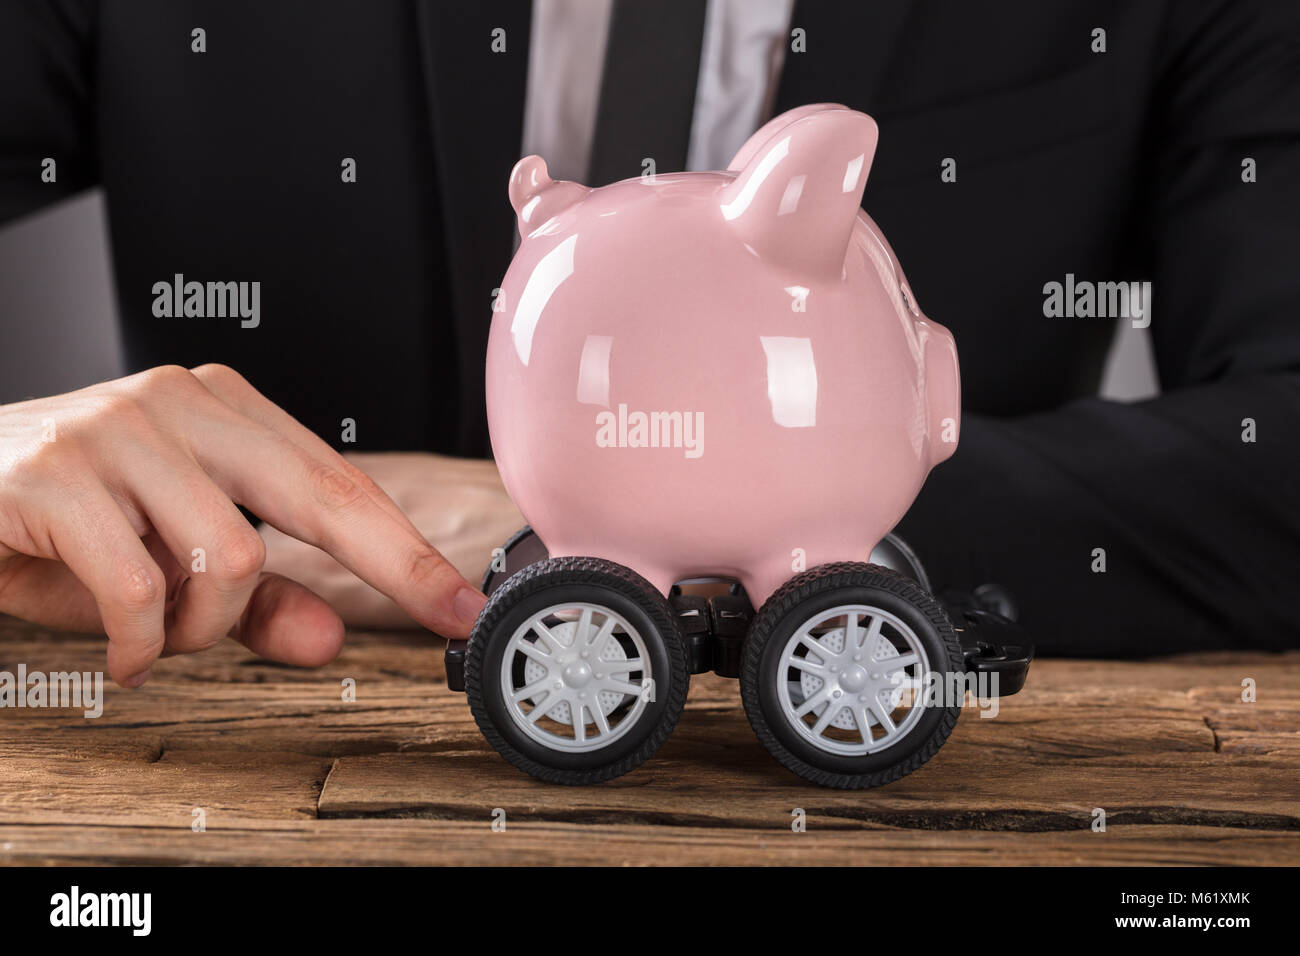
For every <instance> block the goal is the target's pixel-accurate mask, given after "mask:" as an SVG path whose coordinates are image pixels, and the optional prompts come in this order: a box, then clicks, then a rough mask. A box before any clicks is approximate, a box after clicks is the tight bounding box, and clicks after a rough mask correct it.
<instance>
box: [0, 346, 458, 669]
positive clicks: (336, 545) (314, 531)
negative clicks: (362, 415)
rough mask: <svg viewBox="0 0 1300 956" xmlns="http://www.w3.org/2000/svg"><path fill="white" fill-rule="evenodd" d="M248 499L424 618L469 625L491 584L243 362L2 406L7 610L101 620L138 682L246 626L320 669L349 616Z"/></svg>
mask: <svg viewBox="0 0 1300 956" xmlns="http://www.w3.org/2000/svg"><path fill="white" fill-rule="evenodd" d="M236 504H241V505H244V506H245V507H247V508H248V509H249V510H250V511H252V512H254V513H255V514H257V515H258V516H259V517H261V518H262V519H263V520H265V521H266V522H267V523H268V524H270V525H272V526H274V527H276V528H278V529H280V530H281V531H282V532H284V533H285V534H287V535H292V536H293V537H294V538H297V539H298V540H300V541H303V542H307V543H309V544H311V545H314V546H315V547H318V548H320V549H322V550H323V551H325V552H327V553H328V554H329V555H331V556H332V557H333V558H334V559H335V560H337V561H338V562H339V563H340V564H341V565H342V566H344V567H346V568H348V569H349V570H350V571H351V572H352V573H354V574H355V575H357V576H358V577H359V578H361V579H362V580H364V581H366V582H367V583H368V584H369V585H371V586H373V587H374V588H376V589H377V590H378V591H380V592H382V593H383V594H385V595H387V596H388V597H390V598H391V599H392V600H393V601H395V602H396V604H397V605H398V606H400V607H401V608H402V609H403V610H404V611H405V612H406V613H407V614H409V615H410V617H411V618H413V619H414V620H415V621H417V622H419V623H420V624H421V625H423V626H425V627H428V628H430V629H432V630H435V631H437V632H439V633H441V634H444V635H446V636H449V637H464V636H466V635H468V633H469V630H470V627H471V626H472V624H473V622H474V619H475V617H476V616H477V614H478V611H479V610H480V609H481V607H482V605H483V603H484V598H483V595H482V594H481V593H480V592H479V591H478V590H477V589H476V588H474V587H473V586H472V585H470V584H469V583H468V582H467V581H466V580H465V579H464V578H463V577H462V576H461V575H460V574H459V573H458V572H457V571H456V569H455V568H454V567H453V566H452V565H451V564H449V563H448V562H447V560H446V559H445V558H443V556H442V555H441V554H439V553H438V551H436V550H435V549H434V548H433V547H431V546H430V545H429V543H428V542H427V541H425V540H424V538H423V537H421V535H420V534H419V532H418V531H416V530H415V527H414V526H413V525H412V524H411V522H410V521H408V520H407V518H406V517H405V516H404V515H403V514H402V512H401V511H400V510H399V509H398V507H397V505H395V504H394V503H393V501H392V500H391V499H390V498H389V497H388V496H387V495H386V494H384V492H383V491H382V490H380V488H379V486H378V485H376V484H375V483H374V482H373V481H372V480H371V479H370V478H369V477H368V476H366V475H365V474H364V473H363V472H362V471H360V470H359V469H358V468H357V467H356V466H354V465H352V464H350V463H349V462H347V461H345V460H344V459H343V457H342V456H341V455H339V454H338V453H337V452H335V451H333V450H332V449H331V448H330V447H329V446H328V445H327V444H326V443H325V442H323V441H322V440H321V439H320V438H318V437H317V436H316V435H314V434H313V433H312V432H311V431H309V430H308V429H307V428H305V427H304V426H303V425H301V424H299V423H298V422H297V421H295V420H294V419H293V418H292V416H290V415H289V414H288V413H287V412H285V411H283V410H282V409H280V408H278V407H277V406H276V405H274V404H273V403H272V402H271V401H269V400H268V399H267V398H265V397H264V396H262V395H261V394H259V393H258V392H257V391H256V389H254V388H253V387H252V386H251V385H249V384H248V382H246V381H245V380H244V379H243V378H242V377H241V376H240V375H239V374H238V373H236V372H235V371H234V370H232V369H230V368H227V367H225V366H221V365H205V366H201V367H199V368H196V369H194V370H193V371H187V370H186V369H183V368H180V367H178V366H167V367H162V368H156V369H151V370H149V371H147V372H141V373H140V374H138V375H132V376H129V377H127V378H123V379H118V380H116V381H111V382H105V383H102V384H99V385H93V386H91V387H89V388H85V389H82V390H80V391H76V392H71V393H68V394H66V395H57V396H53V397H50V398H42V399H36V400H33V401H27V402H19V403H16V404H12V405H5V406H0V612H3V613H8V614H13V615H15V616H17V617H21V618H24V619H26V620H30V621H34V622H37V623H41V624H46V625H50V626H56V627H65V628H77V629H82V630H103V631H104V632H105V633H106V634H107V635H108V640H109V645H108V671H109V674H110V675H111V676H112V678H113V679H114V680H116V681H118V682H119V683H121V684H123V685H124V686H128V687H138V686H139V685H141V684H143V683H144V682H145V680H147V679H148V676H149V669H150V667H151V666H152V665H153V663H154V661H155V660H156V659H157V658H158V657H159V656H160V655H161V654H165V653H166V654H172V653H188V652H192V651H198V650H202V649H204V648H206V647H210V646H211V645H213V644H216V643H217V642H218V641H220V640H221V639H222V638H223V637H225V636H226V635H227V634H233V636H235V637H236V638H237V639H238V640H240V641H242V642H243V643H244V644H246V645H247V646H248V647H249V648H250V649H251V650H253V651H254V652H255V653H257V654H259V655H261V656H263V657H267V658H270V659H272V660H278V661H282V662H285V663H290V664H298V665H303V666H315V665H319V664H322V663H325V662H326V661H329V660H330V659H332V658H333V657H334V656H335V655H336V654H337V653H338V650H339V648H340V646H341V644H342V640H343V624H342V621H341V620H340V619H339V617H338V615H337V614H336V613H335V612H334V610H333V609H331V608H330V606H329V605H328V604H327V603H326V602H325V601H324V600H322V599H321V598H320V597H319V596H318V595H316V594H313V593H312V592H311V591H309V590H308V589H307V588H305V587H303V586H302V585H301V584H299V583H296V582H294V581H293V580H290V579H289V578H286V577H283V576H280V575H277V574H274V573H266V572H264V570H263V564H264V561H265V558H266V545H265V544H264V542H263V540H262V537H261V536H260V535H259V534H258V533H257V531H256V530H255V529H254V528H253V527H252V526H251V525H249V523H248V522H247V521H246V520H245V519H244V517H243V515H242V514H241V513H240V512H239V510H238V508H237V507H236Z"/></svg>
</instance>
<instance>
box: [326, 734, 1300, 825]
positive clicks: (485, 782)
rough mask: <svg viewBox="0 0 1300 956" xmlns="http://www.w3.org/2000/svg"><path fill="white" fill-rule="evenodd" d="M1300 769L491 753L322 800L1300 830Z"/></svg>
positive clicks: (745, 816)
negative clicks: (1100, 820)
mask: <svg viewBox="0 0 1300 956" xmlns="http://www.w3.org/2000/svg"><path fill="white" fill-rule="evenodd" d="M1297 779H1300V760H1295V759H1291V758H1275V757H1267V758H1259V757H1254V756H1240V757H1225V756H1223V755H1222V754H1216V753H1212V752H1211V753H1209V754H1196V753H1172V754H1143V755H1141V756H1137V757H1134V756H1120V757H1099V758H1092V759H1075V760H1073V761H1067V762H1062V761H1040V760H1035V759H1032V758H1017V759H1013V760H1007V761H990V760H989V759H988V758H987V755H986V754H984V753H982V752H980V751H978V750H975V749H973V748H961V747H959V746H958V745H956V744H950V745H949V746H948V747H945V749H944V750H943V751H942V752H940V754H939V755H938V756H937V757H935V758H934V759H933V760H932V761H931V762H930V763H929V764H927V765H926V766H925V767H923V768H922V769H921V770H919V771H917V772H916V773H914V774H912V775H911V776H908V777H905V778H903V779H902V780H900V781H899V782H897V783H894V784H891V785H890V786H888V787H883V788H880V789H878V790H871V791H865V792H844V791H834V790H826V789H821V788H813V787H808V786H806V785H805V784H804V783H803V782H802V781H800V780H799V779H798V778H796V777H795V776H793V775H792V774H790V773H788V772H787V771H785V770H783V769H781V768H780V767H778V766H776V765H775V764H774V763H772V762H771V761H770V760H768V759H767V757H766V754H764V753H762V752H761V751H759V750H758V749H757V747H755V748H754V749H753V750H752V751H751V752H748V753H743V754H742V753H739V752H737V753H736V754H734V755H733V756H732V759H729V760H726V761H715V762H710V763H700V762H697V761H696V760H694V759H693V758H692V757H691V756H690V755H689V754H683V753H682V752H681V750H680V748H678V749H672V746H671V743H670V744H669V745H667V746H665V748H664V751H663V752H662V756H661V758H660V759H658V760H655V761H652V762H650V763H647V764H646V765H644V766H642V767H641V768H640V769H638V770H636V771H634V772H633V773H631V774H629V775H627V776H626V777H622V778H620V779H618V780H615V781H611V782H610V783H607V784H604V785H602V786H600V787H592V788H557V787H551V786H547V785H545V784H541V783H538V782H536V781H533V780H531V779H529V778H526V777H524V776H523V775H521V774H519V773H518V772H517V771H515V770H514V769H513V768H512V767H510V766H509V765H508V764H506V763H505V762H504V761H502V760H500V759H499V758H495V759H494V758H490V757H485V756H483V755H480V754H438V755H428V754H390V755H376V756H361V757H343V758H341V759H340V760H339V761H338V762H337V763H336V764H335V766H334V769H333V771H331V773H330V775H329V777H328V779H327V780H326V782H325V786H324V788H323V790H322V793H321V798H320V802H319V807H318V809H319V813H320V815H321V816H322V817H330V816H382V815H411V816H426V817H431V818H439V819H466V818H470V819H479V818H482V817H483V816H485V815H486V814H488V813H490V811H491V808H493V807H502V808H504V809H505V810H506V812H507V814H513V815H517V816H519V817H521V818H525V819H537V820H566V821H571V822H573V821H584V822H590V823H596V822H610V823H613V822H618V823H653V824H672V825H678V826H738V827H754V828H760V829H761V828H766V827H770V826H777V825H779V824H780V822H781V821H785V820H788V819H789V818H790V814H791V811H792V809H793V808H795V807H801V808H803V809H804V810H805V811H806V813H807V814H808V817H809V819H810V820H816V821H817V822H818V825H822V826H840V827H849V828H854V827H873V826H874V827H881V826H884V827H907V828H931V829H941V830H954V829H995V830H1003V829H1005V830H1028V831H1038V830H1063V829H1072V828H1076V827H1087V826H1088V825H1089V824H1090V823H1091V819H1092V811H1093V809H1094V808H1096V807H1100V808H1102V809H1104V810H1105V811H1106V813H1107V815H1108V819H1109V820H1111V821H1112V822H1125V823H1148V822H1150V823H1166V824H1182V825H1188V826H1196V825H1214V826H1234V827H1259V828H1267V829H1296V830H1300V804H1298V803H1297V801H1296V781H1297Z"/></svg>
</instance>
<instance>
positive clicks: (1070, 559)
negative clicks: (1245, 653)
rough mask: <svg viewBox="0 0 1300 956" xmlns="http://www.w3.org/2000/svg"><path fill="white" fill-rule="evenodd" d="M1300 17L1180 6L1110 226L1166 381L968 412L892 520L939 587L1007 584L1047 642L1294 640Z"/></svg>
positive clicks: (1135, 651) (1105, 647) (1119, 652)
mask: <svg viewBox="0 0 1300 956" xmlns="http://www.w3.org/2000/svg"><path fill="white" fill-rule="evenodd" d="M1297 9H1300V8H1297V5H1295V4H1268V5H1266V4H1263V3H1258V4H1256V3H1245V2H1228V3H1214V4H1212V5H1211V4H1194V3H1175V4H1170V12H1169V23H1168V24H1167V26H1168V29H1167V31H1166V32H1165V36H1166V38H1167V40H1166V44H1165V48H1164V50H1162V52H1161V59H1160V61H1159V62H1158V63H1157V64H1156V67H1157V72H1158V82H1157V83H1156V85H1155V87H1154V94H1153V95H1154V97H1155V99H1154V102H1153V105H1152V126H1151V130H1150V147H1149V149H1148V151H1147V155H1146V157H1145V158H1144V160H1143V162H1144V163H1145V164H1146V165H1145V168H1144V169H1143V170H1142V174H1141V180H1140V182H1141V199H1140V202H1139V203H1138V205H1137V207H1136V209H1135V216H1134V222H1135V223H1138V224H1140V225H1139V226H1137V227H1135V229H1134V231H1133V233H1132V234H1131V236H1129V237H1117V242H1119V241H1125V242H1129V243H1131V249H1132V257H1131V258H1130V262H1131V267H1132V268H1134V269H1137V270H1141V271H1140V272H1139V274H1145V275H1149V276H1151V280H1152V302H1153V308H1152V313H1151V325H1150V331H1151V335H1152V342H1153V348H1154V352H1155V358H1156V365H1157V369H1158V372H1159V378H1160V383H1161V388H1162V393H1161V395H1160V396H1159V397H1158V398H1155V399H1152V400H1149V401H1144V402H1139V403H1135V404H1122V403H1117V402H1111V401H1103V400H1086V401H1079V402H1075V403H1072V404H1070V405H1068V406H1066V407H1064V408H1061V409H1059V410H1055V411H1052V412H1049V413H1044V414H1039V415H1034V416H1031V417H1027V418H1023V419H1017V420H995V419H989V418H981V417H978V416H969V417H968V418H966V420H965V421H964V422H963V431H962V435H961V443H960V445H959V448H958V451H957V453H956V454H955V455H954V456H953V458H952V459H951V460H950V461H949V462H948V463H946V464H944V465H940V466H939V467H938V468H936V469H935V471H934V472H933V473H932V474H931V476H930V479H929V480H928V482H927V484H926V487H925V488H924V489H923V491H922V493H921V496H920V497H919V498H918V500H917V503H916V505H915V506H914V507H913V509H912V510H911V512H909V514H908V515H907V517H906V518H905V519H904V521H903V522H902V523H901V524H900V526H899V532H900V533H901V534H902V535H903V536H904V537H905V538H906V539H907V540H909V541H910V542H911V543H912V544H913V546H914V547H915V548H916V549H917V550H918V552H919V553H920V555H921V557H922V559H923V561H925V562H926V564H927V566H928V568H929V569H930V572H931V577H932V578H934V579H935V583H936V585H937V586H938V587H940V588H943V587H947V586H951V587H970V586H974V585H976V584H979V583H981V582H983V581H997V582H998V583H1000V584H1003V585H1004V586H1006V587H1008V588H1009V589H1010V590H1011V592H1012V593H1013V594H1014V596H1015V597H1016V599H1017V600H1018V602H1019V605H1020V608H1021V620H1022V622H1023V623H1024V624H1025V625H1026V626H1027V627H1028V628H1029V629H1030V630H1031V631H1032V632H1033V636H1034V638H1035V640H1036V641H1037V642H1038V645H1039V647H1040V649H1041V650H1042V651H1044V652H1047V653H1058V654H1070V655H1080V656H1094V655H1095V656H1100V655H1106V656H1132V655H1146V654H1157V653H1172V652H1177V651H1187V650H1202V649H1209V648H1271V649H1281V648H1294V647H1298V646H1300V603H1298V602H1297V599H1296V594H1297V591H1296V588H1297V578H1298V576H1300V259H1298V258H1297V257H1298V256H1300V15H1298V14H1297ZM1247 160H1251V161H1253V167H1254V172H1255V181H1254V182H1246V181H1243V172H1244V171H1245V169H1246V167H1247V166H1249V165H1250V163H1248V162H1246V161H1247ZM1243 164H1244V165H1243ZM1117 278H1120V277H1117ZM1124 278H1127V277H1124ZM1103 561H1104V565H1103V564H1102V562H1103ZM1103 566H1104V570H1101V568H1102V567H1103Z"/></svg>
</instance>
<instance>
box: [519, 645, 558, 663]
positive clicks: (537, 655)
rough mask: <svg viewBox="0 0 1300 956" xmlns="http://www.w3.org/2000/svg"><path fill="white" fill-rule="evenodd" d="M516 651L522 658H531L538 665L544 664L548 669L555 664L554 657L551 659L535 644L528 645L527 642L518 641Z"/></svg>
mask: <svg viewBox="0 0 1300 956" xmlns="http://www.w3.org/2000/svg"><path fill="white" fill-rule="evenodd" d="M518 650H519V653H520V654H523V655H524V657H531V658H532V659H533V660H535V661H537V662H538V663H539V664H545V665H546V667H547V668H548V669H549V668H550V667H551V665H552V664H554V663H555V658H554V657H552V656H551V655H550V654H547V653H546V652H545V651H544V650H542V649H541V648H539V647H538V646H537V645H536V644H532V643H529V642H528V641H520V642H519V645H518Z"/></svg>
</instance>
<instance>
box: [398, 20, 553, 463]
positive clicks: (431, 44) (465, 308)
mask: <svg viewBox="0 0 1300 956" xmlns="http://www.w3.org/2000/svg"><path fill="white" fill-rule="evenodd" d="M414 2H415V7H416V21H417V27H418V33H419V37H418V40H419V44H420V57H421V62H422V65H423V78H424V85H425V89H426V92H427V94H428V109H429V122H430V127H431V132H432V137H433V154H434V162H435V164H436V167H437V182H438V195H439V198H440V201H441V211H442V226H443V244H444V246H445V249H446V260H447V273H446V274H447V277H448V279H449V281H450V283H451V289H450V295H449V296H448V297H447V298H448V299H449V300H450V302H451V305H452V311H453V316H452V317H453V319H454V323H455V329H456V353H457V355H456V358H457V367H458V368H459V370H460V382H459V394H460V397H461V404H460V417H461V427H460V441H459V445H460V449H461V451H462V453H464V454H468V455H485V454H487V453H488V450H489V445H488V436H487V418H486V412H485V409H484V403H483V366H484V355H485V352H486V349H487V334H488V326H489V320H490V319H491V304H492V298H491V297H492V290H493V289H494V288H496V287H497V286H499V285H500V284H501V277H502V276H503V275H504V274H505V270H506V266H507V265H509V262H510V254H511V250H512V243H513V239H514V228H515V220H514V214H513V212H512V211H511V209H510V203H509V201H508V200H507V198H506V184H507V180H508V178H509V175H510V170H511V168H512V167H513V166H514V164H515V162H516V161H517V160H518V159H519V156H520V140H521V137H522V135H523V125H524V96H525V88H526V85H527V78H528V37H529V28H530V25H531V20H532V3H531V0H497V2H494V3H491V4H478V3H446V2H439V0H414ZM497 29H501V30H504V31H505V37H504V40H505V51H504V52H495V51H494V50H493V48H492V46H493V37H494V34H493V31H494V30H497ZM429 321H431V322H436V321H439V317H438V316H430V317H429Z"/></svg>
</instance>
